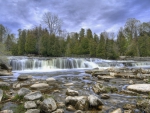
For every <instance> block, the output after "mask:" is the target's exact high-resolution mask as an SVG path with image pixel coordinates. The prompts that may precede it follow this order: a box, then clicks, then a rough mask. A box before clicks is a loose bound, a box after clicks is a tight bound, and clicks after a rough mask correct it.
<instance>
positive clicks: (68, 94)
mask: <svg viewBox="0 0 150 113" xmlns="http://www.w3.org/2000/svg"><path fill="white" fill-rule="evenodd" d="M66 95H67V96H78V95H79V92H78V91H75V90H71V89H67V92H66Z"/></svg>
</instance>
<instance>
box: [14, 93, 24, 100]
mask: <svg viewBox="0 0 150 113" xmlns="http://www.w3.org/2000/svg"><path fill="white" fill-rule="evenodd" d="M23 99H24V96H19V95H18V94H17V95H15V97H14V98H13V99H12V100H13V101H22V100H23Z"/></svg>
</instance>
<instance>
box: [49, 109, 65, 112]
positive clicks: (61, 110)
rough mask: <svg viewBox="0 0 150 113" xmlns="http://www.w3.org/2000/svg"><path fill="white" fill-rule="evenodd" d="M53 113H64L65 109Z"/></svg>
mask: <svg viewBox="0 0 150 113" xmlns="http://www.w3.org/2000/svg"><path fill="white" fill-rule="evenodd" d="M52 113H64V110H63V109H57V110H56V111H54V112H52Z"/></svg>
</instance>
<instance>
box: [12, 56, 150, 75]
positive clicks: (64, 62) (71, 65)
mask: <svg viewBox="0 0 150 113" xmlns="http://www.w3.org/2000/svg"><path fill="white" fill-rule="evenodd" d="M9 60H10V65H11V66H12V69H13V71H30V72H33V71H34V72H43V71H44V72H47V71H56V70H57V71H59V70H62V69H63V70H68V69H93V68H108V67H117V68H120V67H124V66H125V65H128V67H134V68H136V67H137V68H139V67H150V62H134V61H116V60H104V59H98V58H67V57H65V58H62V57H59V58H51V57H49V58H41V57H33V58H32V57H31V58H30V57H16V56H15V57H9Z"/></svg>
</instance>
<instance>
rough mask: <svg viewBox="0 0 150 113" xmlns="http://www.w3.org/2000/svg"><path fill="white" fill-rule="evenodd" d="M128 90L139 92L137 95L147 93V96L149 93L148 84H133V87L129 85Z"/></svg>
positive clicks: (149, 86) (149, 87)
mask: <svg viewBox="0 0 150 113" xmlns="http://www.w3.org/2000/svg"><path fill="white" fill-rule="evenodd" d="M127 89H128V90H131V91H135V92H139V93H147V94H149V92H150V84H134V85H129V86H128V87H127Z"/></svg>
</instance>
